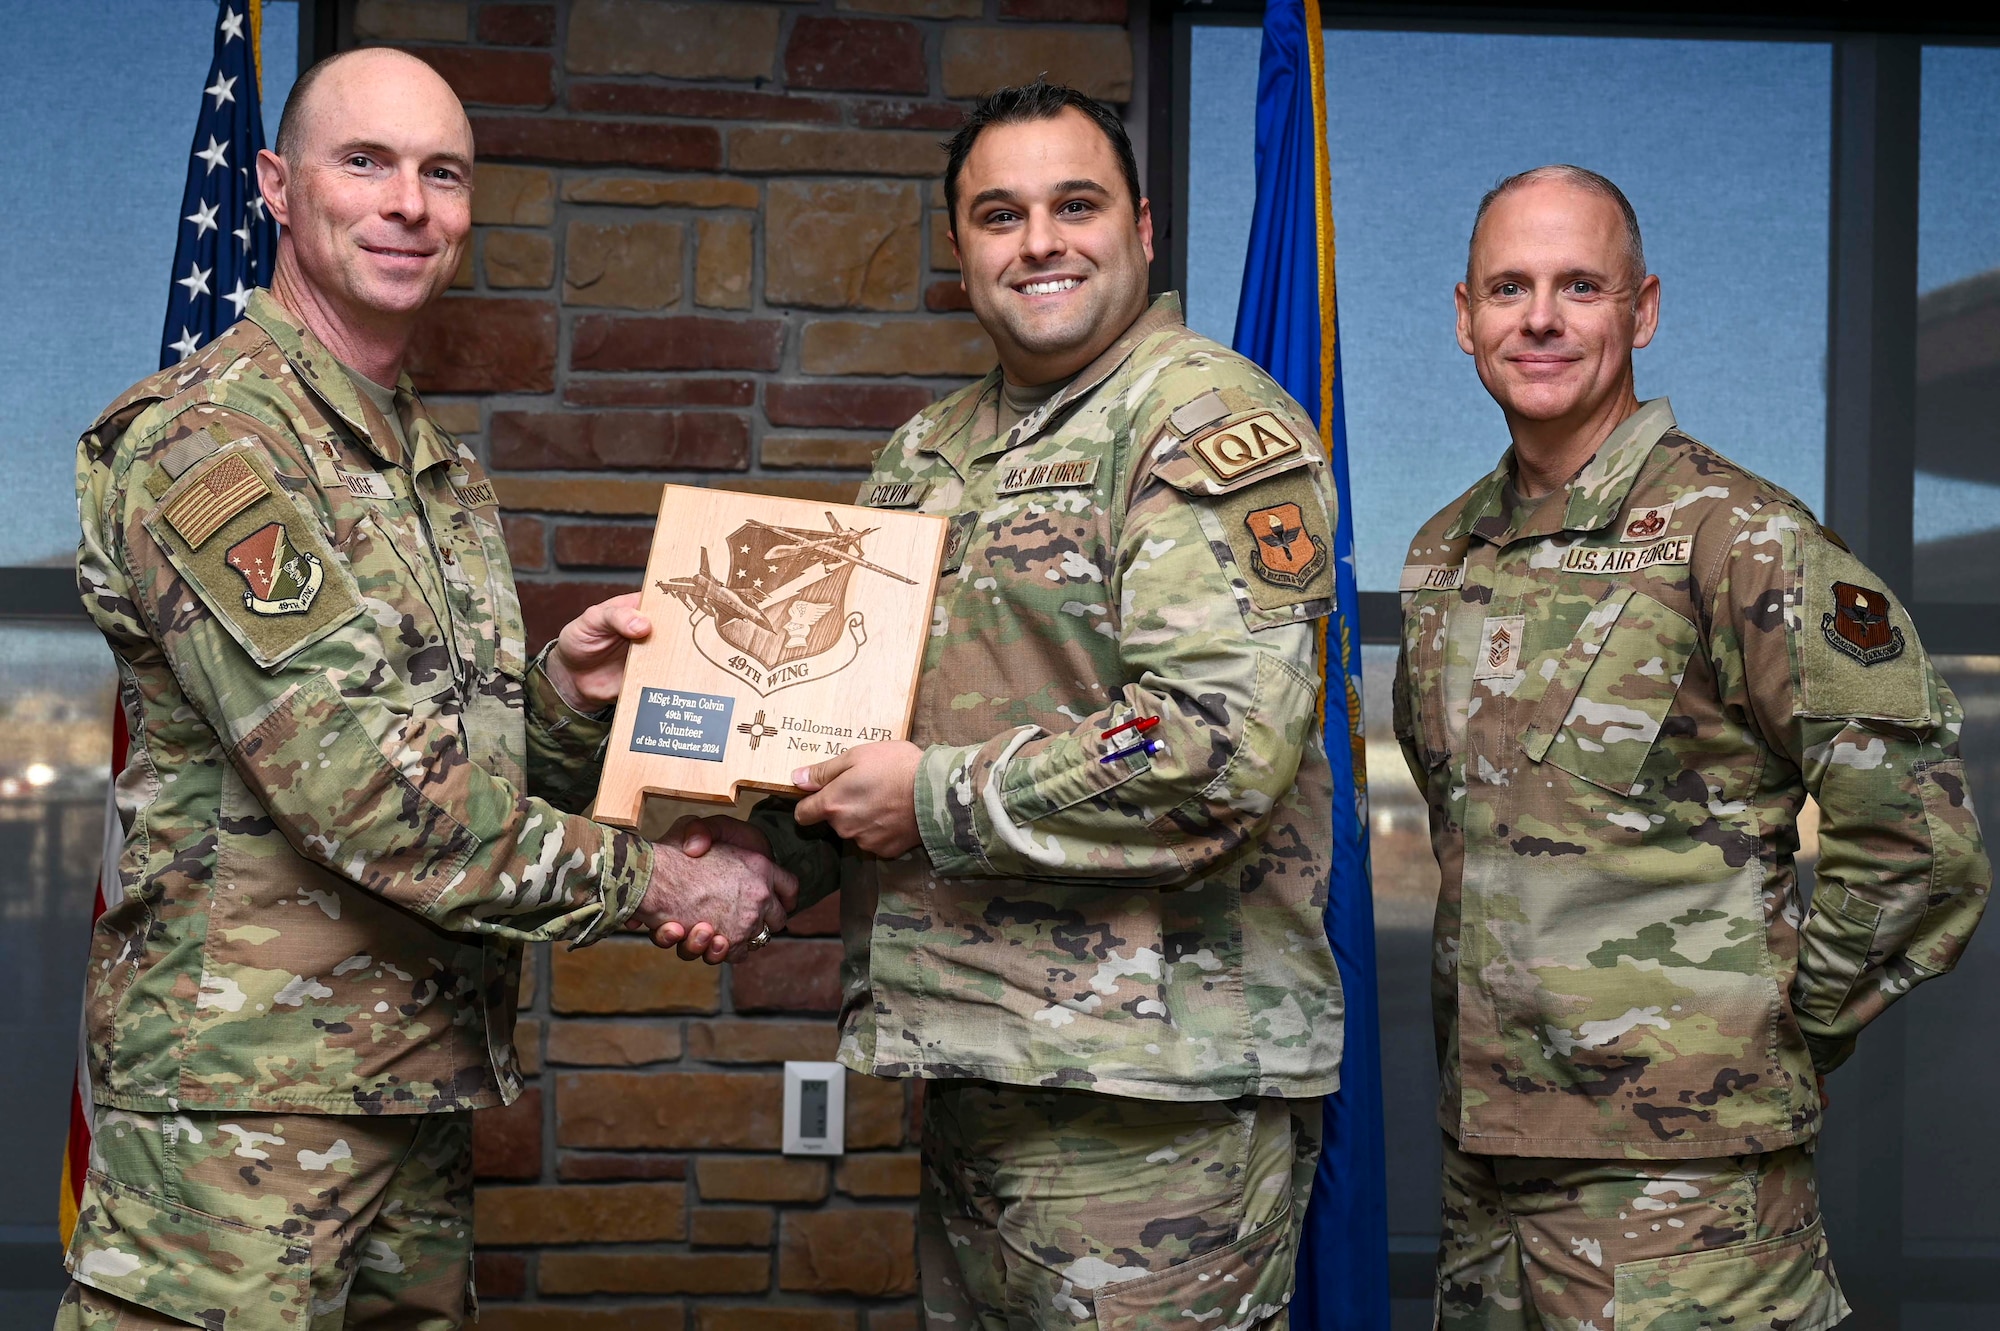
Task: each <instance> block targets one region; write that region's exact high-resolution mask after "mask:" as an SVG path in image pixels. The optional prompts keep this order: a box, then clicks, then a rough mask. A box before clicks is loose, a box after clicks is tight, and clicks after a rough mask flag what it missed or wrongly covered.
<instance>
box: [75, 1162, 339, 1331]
mask: <svg viewBox="0 0 2000 1331" xmlns="http://www.w3.org/2000/svg"><path fill="white" fill-rule="evenodd" d="M311 1257H312V1250H311V1248H309V1247H307V1246H305V1245H303V1244H292V1243H287V1242H286V1241H285V1240H284V1239H282V1238H280V1237H278V1236H277V1235H276V1234H271V1233H268V1232H266V1231H263V1230H258V1229H252V1228H250V1227H249V1226H247V1225H242V1224H238V1223H236V1222H234V1221H230V1220H224V1219H222V1218H220V1217H218V1216H212V1215H207V1214H204V1213H203V1212H200V1211H194V1210H190V1209H189V1208H187V1207H185V1206H176V1205H173V1204H171V1203H169V1202H168V1201H167V1200H166V1199H165V1198H160V1197H153V1196H149V1195H147V1194H145V1193H141V1192H136V1191H133V1190H132V1189H130V1188H126V1187H124V1186H123V1185H121V1184H119V1183H116V1182H114V1181H112V1180H111V1179H108V1178H106V1177H104V1176H103V1175H101V1174H98V1173H96V1172H95V1171H93V1172H92V1173H91V1175H90V1181H89V1187H88V1190H87V1191H86V1192H85V1194H84V1199H83V1208H82V1211H81V1213H80V1214H79V1215H78V1217H77V1225H76V1234H75V1236H74V1237H73V1238H72V1239H71V1240H70V1245H69V1253H68V1256H67V1258H66V1259H65V1262H64V1264H65V1265H66V1266H67V1267H68V1268H69V1272H70V1274H71V1275H72V1276H74V1277H75V1278H76V1280H77V1283H79V1284H83V1285H88V1286H90V1287H91V1288H92V1289H99V1290H103V1291H104V1292H105V1293H106V1294H110V1295H112V1296H113V1297H115V1298H120V1299H124V1300H126V1301H127V1302H129V1303H136V1304H138V1305H139V1306H140V1307H142V1308H148V1309H151V1310H152V1311H154V1312H157V1313H163V1314H165V1315H166V1316H168V1317H175V1318H178V1319H180V1320H181V1321H184V1322H189V1323H192V1324H193V1325H195V1326H207V1325H209V1324H210V1323H211V1321H212V1320H213V1319H214V1317H215V1315H216V1310H217V1309H223V1310H226V1312H227V1317H228V1322H229V1331H239V1328H240V1329H241V1331H298V1328H300V1327H302V1326H304V1325H305V1322H306V1319H307V1316H308V1313H309V1311H310V1303H309V1300H310V1288H311V1276H312V1262H311Z"/></svg>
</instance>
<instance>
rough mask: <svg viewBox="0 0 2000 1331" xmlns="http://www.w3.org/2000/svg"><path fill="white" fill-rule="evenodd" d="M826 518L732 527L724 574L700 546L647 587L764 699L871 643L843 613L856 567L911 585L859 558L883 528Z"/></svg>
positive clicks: (717, 660)
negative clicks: (818, 524)
mask: <svg viewBox="0 0 2000 1331" xmlns="http://www.w3.org/2000/svg"><path fill="white" fill-rule="evenodd" d="M826 520H827V522H828V524H829V525H830V530H827V531H816V530H812V529H810V528H804V527H778V526H773V525H772V524H770V523H766V522H758V521H756V520H755V519H752V520H751V521H749V522H745V523H744V524H743V525H742V526H740V527H738V528H737V529H736V530H735V531H733V532H731V533H730V535H729V544H728V547H727V553H728V556H729V557H728V561H727V563H726V564H725V565H724V574H723V576H722V577H721V578H717V577H716V576H715V575H714V573H713V572H712V571H711V569H710V567H709V562H708V556H709V551H708V547H706V546H704V547H702V550H701V562H700V567H699V568H697V569H696V570H695V571H694V572H693V573H692V574H690V575H689V576H687V577H685V578H661V579H657V580H655V582H654V584H653V585H654V586H656V587H658V588H659V589H660V590H661V591H663V592H666V593H667V594H669V595H671V596H678V597H679V598H680V599H681V600H682V601H683V602H684V603H685V604H686V605H687V608H688V611H689V614H688V623H689V625H690V626H691V627H692V628H693V630H694V645H695V650H696V651H698V652H700V653H701V654H702V655H703V656H705V657H707V658H708V660H709V661H711V662H713V663H714V664H715V665H717V666H719V667H721V668H722V669H723V670H726V671H728V672H729V674H731V675H733V676H734V677H736V678H737V679H740V680H742V681H743V682H744V683H745V684H748V685H749V686H750V687H751V688H753V689H755V690H757V692H758V693H759V694H760V695H763V696H765V697H768V696H770V695H771V694H773V693H776V692H777V691H778V690H779V689H783V688H789V687H791V686H792V685H794V684H803V683H805V682H806V681H808V680H814V679H825V678H826V677H827V676H829V675H832V674H836V673H838V672H839V671H841V670H844V669H846V668H847V667H848V666H849V665H851V664H852V663H853V661H854V658H855V656H856V655H858V654H859V653H860V651H861V648H862V646H863V645H864V644H865V643H866V642H867V641H868V631H867V626H866V624H865V623H864V622H863V619H862V615H861V612H860V611H858V610H856V611H854V612H852V613H847V611H846V603H847V584H848V580H849V579H850V578H852V577H853V576H854V571H855V570H856V569H866V570H868V571H869V572H871V573H880V574H882V575H883V576H885V577H890V578H894V579H895V580H896V581H898V582H902V583H907V584H909V585H910V586H913V587H914V586H916V585H917V584H916V580H915V579H914V578H906V577H904V576H903V575H902V574H900V573H898V572H896V571H895V570H894V569H888V568H884V567H882V566H881V565H880V564H876V563H872V562H870V561H869V560H867V559H864V558H863V557H862V555H861V545H862V542H863V541H864V540H865V539H867V538H868V537H869V536H871V535H873V534H874V533H875V532H877V531H879V530H880V528H877V527H864V528H860V529H855V528H849V527H842V526H841V525H840V519H838V518H836V517H834V515H833V514H831V513H828V514H827V515H826Z"/></svg>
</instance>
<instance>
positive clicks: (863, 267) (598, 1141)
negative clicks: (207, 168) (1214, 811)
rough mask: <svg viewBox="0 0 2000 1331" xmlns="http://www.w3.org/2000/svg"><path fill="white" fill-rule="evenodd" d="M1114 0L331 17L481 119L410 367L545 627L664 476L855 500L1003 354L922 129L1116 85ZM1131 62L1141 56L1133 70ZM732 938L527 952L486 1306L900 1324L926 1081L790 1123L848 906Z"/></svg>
mask: <svg viewBox="0 0 2000 1331" xmlns="http://www.w3.org/2000/svg"><path fill="white" fill-rule="evenodd" d="M1131 8H1132V9H1133V11H1134V12H1133V14H1131V15H1129V16H1128V12H1127V9H1128V6H1127V3H1126V0H806V2H804V3H796V2H794V3H747V2H745V3H693V2H690V3H663V2H662V0H568V3H558V4H533V3H496V2H493V0H482V2H468V0H352V2H351V3H349V4H344V5H343V6H342V7H341V10H340V18H339V26H340V37H341V42H342V44H343V45H348V44H372V43H386V44H393V45H396V46H400V47H403V48H404V49H407V50H410V51H413V52H415V53H417V54H418V55H421V56H422V57H423V58H424V59H426V60H428V61H429V62H431V64H432V65H434V66H435V67H436V68H437V69H438V70H439V71H440V72H441V73H442V74H443V75H444V76H445V77H446V78H447V79H448V80H450V82H451V83H452V85H453V87H455V88H456V89H457V90H458V93H459V95H460V97H461V98H462V99H463V100H464V101H465V103H466V106H467V108H468V110H469V111H470V113H471V115H472V121H473V128H474V132H475V135H476V138H477V143H478V152H479V159H480V160H479V167H478V179H477V188H476V191H475V196H474V221H475V223H476V235H475V239H474V244H473V247H472V252H471V255H470V257H469V259H468V261H467V263H466V265H465V267H464V269H463V270H462V271H461V272H460V273H459V275H458V278H457V282H456V284H455V285H456V287H457V288H458V289H457V290H456V291H454V292H453V294H451V295H450V296H448V297H447V298H446V299H445V300H444V301H443V302H442V303H441V305H440V307H439V308H438V309H437V310H436V311H435V317H434V318H433V319H432V321H431V323H430V325H429V327H428V328H427V330H426V333H425V335H424V337H423V338H422V340H421V343H420V345H419V348H418V351H417V354H416V357H415V360H414V363H413V366H412V370H413V373H414V374H415V375H416V378H417V380H418V382H419V384H420V385H421V386H422V387H423V388H424V389H425V392H426V396H427V398H428V400H429V401H430V403H431V404H432V406H433V408H434V409H435V410H436V411H437V413H438V415H439V417H440V418H441V419H442V420H443V422H444V423H445V424H446V425H447V427H448V428H450V429H452V430H453V431H455V432H456V433H458V434H459V435H460V436H461V437H463V438H465V439H467V440H468V441H470V442H472V443H473V445H474V446H475V447H476V448H477V449H479V451H480V452H481V454H482V455H483V456H484V457H485V458H486V459H487V461H488V463H489V464H490V466H491V469H492V473H493V476H494V480H495V486H496V488H497V490H498V492H499V495H500V499H501V504H502V507H503V508H504V510H505V515H506V524H507V534H508V544H509V548H510V550H511V552H512V555H513V559H514V565H515V569H516V573H517V576H518V578H519V582H520V588H521V599H522V604H523V607H524V609H525V611H526V613H527V619H528V627H529V635H530V637H531V639H532V640H533V642H534V643H535V644H536V645H537V646H539V644H540V643H541V642H542V641H543V640H544V639H545V638H546V637H547V636H548V635H549V634H551V633H553V632H554V631H555V630H556V629H557V628H559V627H560V626H561V624H562V623H563V621H564V620H566V619H567V618H568V617H569V616H570V615H571V614H573V613H574V612H575V611H576V610H577V609H579V608H581V607H582V606H583V605H585V604H588V603H589V602H591V601H594V600H597V599H599V598H601V597H603V596H606V595H610V594H613V593H616V592H620V591H627V590H630V589H632V588H634V587H636V586H637V585H638V582H639V573H640V570H641V569H642V567H643V564H644V559H645V553H646V548H647V543H648V538H649V534H650V532H651V528H652V515H653V513H654V511H655V509H656V508H657V505H658V498H659V486H660V483H661V482H662V481H669V480H671V481H676V482H681V483H693V484H702V485H719V486H724V487H728V488H732V489H742V490H752V491H757V492H761V493H774V494H785V495H798V496H805V497H809V498H814V499H825V500H833V501H839V502H847V501H850V500H851V499H852V498H853V496H854V493H855V491H856V489H857V488H858V486H859V484H860V481H861V479H862V477H863V475H864V474H865V471H866V469H867V467H868V465H869V462H870V460H871V458H872V457H873V455H874V453H875V451H876V450H877V449H878V448H879V447H880V446H881V444H882V441H883V440H884V439H886V438H887V436H888V434H889V432H890V431H891V430H892V429H893V428H894V427H895V426H897V425H899V424H901V423H902V422H903V421H904V420H906V419H907V418H908V417H909V416H910V415H911V414H912V413H913V412H915V411H916V410H917V409H918V408H920V407H922V406H923V405H925V404H926V403H928V402H930V401H931V400H933V399H934V398H936V397H937V396H939V395H940V394H942V393H944V392H947V391H949V390H950V389H952V388H955V387H957V386H958V385H959V384H962V383H963V382H965V380H966V378H967V377H968V376H973V375H977V374H979V373H981V372H983V371H984V370H986V369H987V368H988V367H989V366H990V365H991V364H992V356H993V352H992V347H991V345H990V343H988V341H987V340H986V338H985V336H984V334H982V333H981V332H980V330H979V328H978V326H977V325H976V324H975V323H974V322H973V321H972V319H971V316H970V315H968V314H966V313H965V312H964V311H965V304H964V296H963V294H962V293H961V292H960V291H959V289H958V282H957V278H956V275H955V273H954V271H953V269H954V265H953V262H952V257H951V249H950V246H949V244H948V243H947V242H946V239H945V227H944V218H943V202H944V200H943V193H942V189H941V187H940V185H939V183H938V175H939V171H940V168H941V166H942V161H943V157H942V154H941V153H940V152H939V150H938V146H937V141H938V139H939V138H940V137H941V136H942V135H943V134H945V133H947V132H948V131H949V130H950V129H951V128H952V127H953V126H954V125H955V124H956V123H957V120H958V116H959V113H960V110H961V108H962V106H963V104H964V99H966V98H969V97H972V96H976V95H977V94H979V93H981V92H983V91H985V90H986V89H987V88H989V87H991V86H995V85H997V84H1000V83H1007V82H1019V81H1025V80H1028V79H1032V78H1034V77H1035V76H1036V75H1037V74H1041V73H1044V72H1046V73H1047V74H1048V75H1049V76H1050V77H1052V78H1057V79H1063V80H1067V81H1069V82H1072V83H1074V84H1076V85H1078V86H1080V87H1082V88H1084V89H1086V90H1088V91H1090V92H1092V93H1094V94H1096V95H1098V96H1100V97H1103V98H1105V99H1107V100H1110V101H1113V102H1118V103H1125V102H1128V101H1129V100H1130V99H1131V98H1132V92H1133V86H1134V43H1135V36H1142V35H1143V29H1144V16H1143V15H1141V14H1139V13H1138V12H1137V11H1139V10H1142V9H1144V8H1145V6H1144V5H1143V4H1134V5H1133V6H1132V7H1131ZM1139 79H1140V81H1141V82H1143V79H1144V70H1143V64H1142V66H1141V70H1140V73H1139ZM789 933H790V935H791V936H789V937H783V938H780V939H778V940H777V941H775V942H773V943H772V944H771V946H770V947H768V948H767V949H765V950H764V951H762V952H760V953H758V954H757V956H756V957H755V958H754V960H753V961H752V962H749V963H746V964H745V965H743V966H739V967H731V968H723V969H720V970H714V969H709V968H707V967H704V966H700V965H690V964H684V963H681V962H679V961H677V960H674V959H673V958H672V957H670V956H662V955H661V954H659V953H657V952H655V951H654V950H653V949H652V948H651V947H650V946H648V945H647V944H645V943H643V942H639V941H633V940H618V941H612V942H607V943H605V944H602V945H599V946H597V947H594V948H590V949H587V950H585V951H582V952H577V953H570V952H567V951H564V950H562V949H559V948H558V949H555V950H554V951H553V952H552V953H551V951H550V950H549V949H547V948H543V949H540V950H539V953H540V955H538V956H536V957H534V958H533V959H532V961H533V964H532V965H531V967H530V972H529V974H528V976H527V977H526V979H525V982H524V986H523V995H522V997H523V1011H524V1020H523V1022H522V1026H521V1038H520V1043H521V1048H522V1054H523V1057H524V1059H525V1061H526V1064H527V1071H528V1072H529V1074H530V1083H529V1090H528V1091H527V1093H526V1094H525V1095H524V1096H523V1097H522V1099H521V1100H520V1101H519V1102H518V1103H517V1104H515V1105H514V1106H512V1107H511V1108H509V1109H506V1110H500V1111H493V1112H490V1113H486V1114H482V1115H481V1116H480V1119H479V1124H478V1133H477V1155H478V1166H479V1173H480V1177H481V1180H482V1181H481V1185H480V1196H479V1206H478V1221H477V1238H478V1243H479V1249H480V1253H479V1258H478V1285H479V1291H480V1299H481V1305H482V1309H483V1312H482V1316H481V1320H480V1327H481V1328H482V1331H496V1329H497V1331H551V1329H553V1328H578V1329H579V1331H614V1329H616V1331H638V1329H639V1328H646V1329H647V1331H684V1329H685V1331H913V1328H914V1326H915V1324H916V1312H915V1303H914V1300H913V1298H912V1296H913V1294H914V1291H915V1274H914V1269H915V1267H914V1253H913V1246H914V1245H913V1222H912V1215H913V1211H914V1203H913V1201H912V1198H914V1196H915V1194H916V1190H917V1177H918V1175H917V1164H916V1155H915V1132H914V1123H915V1111H916V1106H915V1103H914V1096H913V1094H912V1093H911V1088H909V1087H907V1086H906V1085H904V1084H902V1083H895V1082H881V1081H875V1080H872V1079H869V1078H862V1077H851V1078H850V1079H849V1082H848V1088H847V1096H848V1108H847V1149H848V1153H847V1154H846V1155H845V1156H843V1157H840V1158H839V1159H838V1160H834V1161H823V1160H806V1159H788V1158H786V1157H784V1156H782V1155H780V1154H779V1153H778V1145H779V1116H780V1103H779V1102H780V1082H781V1069H780V1066H779V1065H780V1064H781V1063H782V1062H783V1061H784V1060H786V1059H827V1058H831V1057H832V1055H833V1048H834V1031H833V1025H832V1020H831V1016H832V1013H833V1011H834V1009H835V1007H836V1005H837V1002H838V995H839V990H838V979H837V969H838V965H839V955H840V945H839V942H838V940H837V939H836V938H835V937H834V935H835V934H836V933H837V923H836V918H835V903H832V902H828V903H826V904H824V905H822V906H820V907H818V908H816V909H814V910H812V911H810V912H808V913H807V914H806V915H805V916H803V917H801V918H800V919H799V920H798V921H795V922H794V926H793V928H792V929H791V930H790V931H789Z"/></svg>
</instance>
